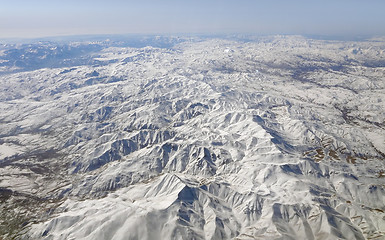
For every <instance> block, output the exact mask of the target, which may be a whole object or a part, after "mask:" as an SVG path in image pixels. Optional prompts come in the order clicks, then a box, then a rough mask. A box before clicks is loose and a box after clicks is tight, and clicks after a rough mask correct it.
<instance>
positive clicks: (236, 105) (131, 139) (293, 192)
mask: <svg viewBox="0 0 385 240" xmlns="http://www.w3.org/2000/svg"><path fill="white" fill-rule="evenodd" d="M150 40H151V41H150ZM150 40H149V39H147V40H146V41H142V42H140V43H141V44H139V45H138V43H136V45H135V44H133V43H132V42H130V43H127V42H124V41H123V42H122V41H121V40H119V41H113V40H110V39H109V40H105V41H85V40H83V41H78V42H75V41H71V42H66V43H63V42H60V43H58V42H37V43H31V44H19V45H14V44H3V45H0V93H1V94H0V234H1V235H0V236H3V238H4V239H385V212H384V211H385V162H384V161H385V100H384V99H385V90H384V88H385V52H384V51H385V40H384V39H371V40H366V41H330V40H329V41H326V40H314V39H308V38H304V37H299V36H274V37H258V38H247V39H246V38H242V39H235V38H227V39H219V38H197V37H196V38H187V37H186V38H165V37H161V38H153V39H150ZM0 238H1V237H0Z"/></svg>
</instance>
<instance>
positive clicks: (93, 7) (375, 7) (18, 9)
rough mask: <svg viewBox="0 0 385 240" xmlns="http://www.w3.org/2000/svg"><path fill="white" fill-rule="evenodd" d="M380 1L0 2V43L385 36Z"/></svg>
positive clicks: (383, 9)
mask: <svg viewBox="0 0 385 240" xmlns="http://www.w3.org/2000/svg"><path fill="white" fill-rule="evenodd" d="M384 12H385V0H366V1H364V0H361V1H358V0H317V1H316V0H307V1H305V0H285V1H284V0H233V1H230V0H163V1H161V0H158V1H156V0H138V1H130V0H126V1H123V0H104V1H102V0H92V1H91V0H49V1H48V0H1V2H0V38H9V37H26V38H30V37H44V36H62V35H79V34H125V33H154V34H168V33H255V34H306V35H333V36H356V35H377V36H378V35H382V36H384V35H385V13H384Z"/></svg>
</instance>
